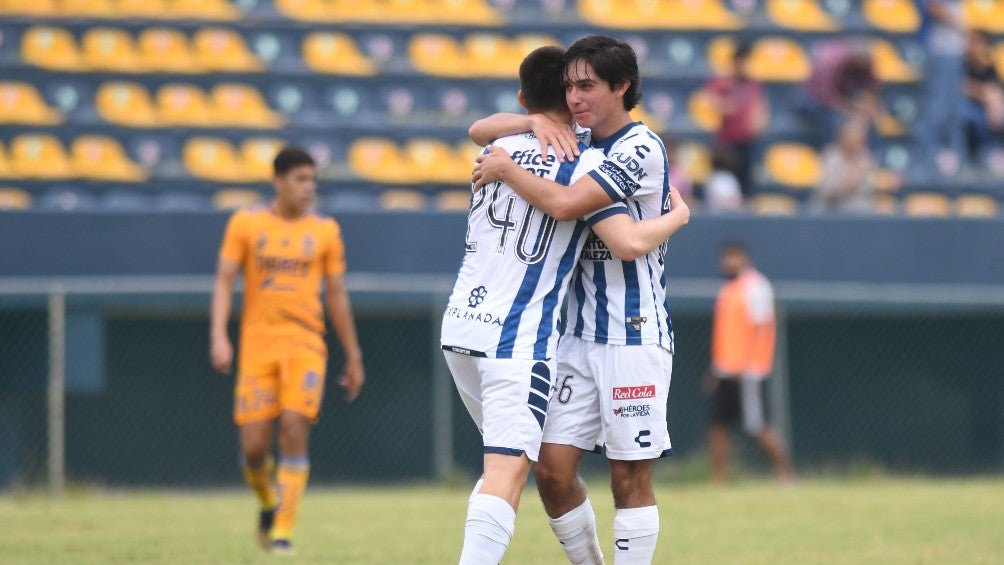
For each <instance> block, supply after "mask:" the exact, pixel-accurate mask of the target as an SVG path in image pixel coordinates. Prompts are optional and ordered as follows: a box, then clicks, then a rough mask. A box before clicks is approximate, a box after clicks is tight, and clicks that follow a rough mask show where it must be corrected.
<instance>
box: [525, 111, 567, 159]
mask: <svg viewBox="0 0 1004 565" xmlns="http://www.w3.org/2000/svg"><path fill="white" fill-rule="evenodd" d="M530 123H532V124H533V134H534V135H535V136H537V140H538V141H540V153H541V155H543V156H544V157H545V158H547V156H548V155H550V154H551V153H552V152H553V153H554V155H555V156H557V157H558V159H559V160H565V161H574V160H575V158H576V157H578V156H579V137H578V136H577V135H575V129H574V128H572V126H571V124H567V123H561V122H557V121H555V120H553V119H552V118H551V117H549V116H547V115H544V114H530Z"/></svg>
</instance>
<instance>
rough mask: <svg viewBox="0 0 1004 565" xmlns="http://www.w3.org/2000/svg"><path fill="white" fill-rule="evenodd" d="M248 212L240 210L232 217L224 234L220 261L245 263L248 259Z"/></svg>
mask: <svg viewBox="0 0 1004 565" xmlns="http://www.w3.org/2000/svg"><path fill="white" fill-rule="evenodd" d="M249 221H250V218H249V217H248V215H247V212H245V211H243V210H238V211H237V212H234V215H232V216H230V221H228V222H227V229H226V231H224V232H223V243H222V244H221V245H220V259H226V260H228V261H233V262H235V263H243V262H244V259H245V258H246V257H247V240H248V222H249Z"/></svg>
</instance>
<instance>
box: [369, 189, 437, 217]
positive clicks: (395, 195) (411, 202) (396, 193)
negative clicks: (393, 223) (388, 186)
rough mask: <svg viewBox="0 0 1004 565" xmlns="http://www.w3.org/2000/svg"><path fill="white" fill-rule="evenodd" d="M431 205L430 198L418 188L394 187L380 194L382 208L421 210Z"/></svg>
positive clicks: (397, 210)
mask: <svg viewBox="0 0 1004 565" xmlns="http://www.w3.org/2000/svg"><path fill="white" fill-rule="evenodd" d="M428 206H429V198H428V197H427V196H426V195H424V194H422V193H421V192H419V191H417V190H406V189H392V190H385V191H384V192H383V193H381V194H380V208H381V209H382V210H390V211H395V212H421V211H422V210H425V209H426V208H428Z"/></svg>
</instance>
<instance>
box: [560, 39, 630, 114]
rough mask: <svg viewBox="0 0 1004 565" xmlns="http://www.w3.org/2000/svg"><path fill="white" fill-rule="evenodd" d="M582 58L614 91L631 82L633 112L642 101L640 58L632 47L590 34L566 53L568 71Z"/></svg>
mask: <svg viewBox="0 0 1004 565" xmlns="http://www.w3.org/2000/svg"><path fill="white" fill-rule="evenodd" d="M580 59H581V60H583V61H585V62H587V63H589V65H590V66H591V67H593V70H594V71H596V74H597V75H598V76H599V78H601V79H603V80H604V81H606V83H607V84H609V85H610V88H611V89H613V88H615V87H617V86H620V85H622V84H624V83H625V82H629V83H630V85H629V86H628V88H627V90H626V91H624V109H625V110H633V109H634V107H635V106H637V105H638V104H639V103H640V102H641V75H640V74H639V73H638V55H636V54H635V52H634V49H633V48H632V47H631V46H630V45H628V44H627V43H625V42H623V41H620V40H619V39H615V38H613V37H610V36H608V35H590V36H588V37H583V38H582V39H580V40H578V41H576V42H575V43H573V44H572V46H571V47H569V48H568V51H566V52H565V70H566V72H567V69H568V68H569V67H571V66H572V65H573V64H574V63H575V62H576V61H578V60H580ZM562 77H563V78H564V73H562ZM566 80H567V79H566Z"/></svg>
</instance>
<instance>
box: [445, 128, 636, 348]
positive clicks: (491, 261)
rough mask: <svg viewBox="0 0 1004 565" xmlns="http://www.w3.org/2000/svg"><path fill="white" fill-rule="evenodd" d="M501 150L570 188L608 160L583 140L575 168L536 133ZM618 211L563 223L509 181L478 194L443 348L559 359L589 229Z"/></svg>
mask: <svg viewBox="0 0 1004 565" xmlns="http://www.w3.org/2000/svg"><path fill="white" fill-rule="evenodd" d="M493 145H497V146H499V147H502V148H504V149H505V150H507V151H508V152H509V154H510V156H511V157H512V159H513V160H514V161H516V162H517V163H518V164H519V165H520V166H522V167H523V168H525V169H527V170H529V171H530V172H532V173H534V174H536V175H539V176H541V177H543V178H546V179H549V180H553V181H556V182H557V183H559V184H562V185H569V184H572V183H573V182H575V181H576V180H578V179H579V178H580V177H582V176H583V175H585V174H586V173H588V172H589V171H590V170H592V169H596V168H598V167H600V166H601V164H602V163H603V162H604V155H603V153H602V152H601V151H598V150H596V149H590V148H588V147H587V146H586V145H585V143H582V142H580V144H579V146H580V149H581V150H582V155H581V156H580V157H579V158H578V159H576V160H575V161H574V162H571V163H565V162H558V160H557V159H556V158H555V156H554V155H553V154H552V155H550V156H549V157H547V158H546V159H545V158H544V157H543V156H542V155H541V153H540V141H539V140H538V139H537V138H536V136H534V135H533V134H532V133H528V134H520V135H513V136H509V137H505V138H502V139H499V140H497V141H496V142H495V143H494V144H493ZM618 205H619V206H621V207H622V208H623V204H618ZM615 206H616V205H612V206H610V207H607V208H604V209H602V210H599V211H597V212H594V213H592V214H590V215H588V216H587V217H585V218H582V219H580V220H576V221H571V222H559V221H557V220H555V219H554V218H552V217H550V216H548V215H546V214H544V213H543V212H541V211H539V210H537V209H536V208H534V207H533V206H531V205H530V204H529V203H527V202H526V201H525V200H523V198H521V197H520V196H519V195H518V194H516V192H515V191H514V190H513V189H512V187H510V186H509V185H507V184H505V183H501V182H496V183H493V184H489V185H487V186H485V187H484V188H482V189H481V190H480V191H478V192H476V193H474V196H473V198H472V200H471V210H470V213H469V215H468V218H467V248H466V250H467V253H466V255H465V256H464V260H463V263H462V264H461V265H460V271H459V272H458V273H457V281H456V283H455V284H454V287H453V293H452V294H451V295H450V301H449V304H448V306H447V308H446V312H445V313H444V315H443V330H442V335H441V340H442V346H443V349H446V350H449V351H454V352H457V353H464V354H467V355H474V356H483V357H495V358H501V359H506V358H508V359H537V360H544V359H551V358H553V357H554V353H555V349H556V346H557V341H558V331H557V323H558V317H559V315H560V310H561V304H562V302H563V301H564V299H565V294H566V292H567V289H568V286H569V280H570V278H571V274H572V271H573V269H574V268H575V264H576V261H577V260H578V258H579V255H580V253H581V252H582V246H583V244H584V242H585V236H586V234H587V233H588V232H589V229H588V226H589V225H591V224H592V223H595V222H598V221H600V220H602V219H603V218H605V217H608V216H610V215H612V214H614V213H617V212H616V211H615V210H614V208H615ZM621 213H622V211H621Z"/></svg>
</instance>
